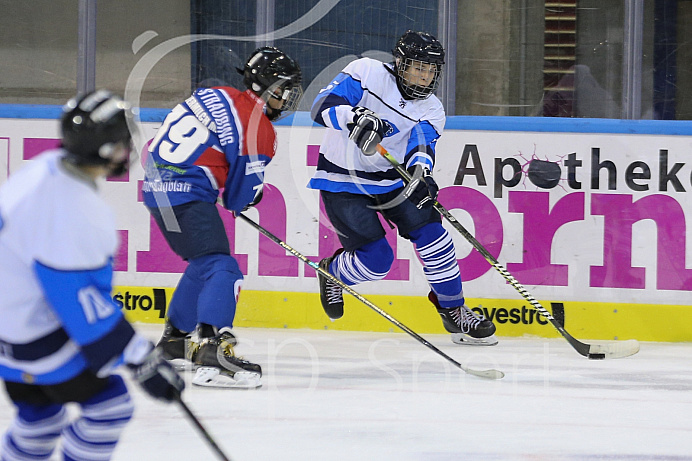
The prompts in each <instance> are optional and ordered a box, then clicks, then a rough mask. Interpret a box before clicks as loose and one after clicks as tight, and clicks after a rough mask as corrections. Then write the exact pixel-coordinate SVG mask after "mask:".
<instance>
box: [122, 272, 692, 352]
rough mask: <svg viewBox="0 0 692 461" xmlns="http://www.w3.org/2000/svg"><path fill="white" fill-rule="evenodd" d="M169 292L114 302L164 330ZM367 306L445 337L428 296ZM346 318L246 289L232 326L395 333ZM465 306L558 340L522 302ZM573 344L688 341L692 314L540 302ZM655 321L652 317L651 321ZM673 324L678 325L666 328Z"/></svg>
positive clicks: (140, 292)
mask: <svg viewBox="0 0 692 461" xmlns="http://www.w3.org/2000/svg"><path fill="white" fill-rule="evenodd" d="M173 290H174V289H173V288H150V287H125V286H119V287H115V290H114V292H113V296H114V300H115V301H116V303H118V304H119V305H120V306H121V309H123V311H124V312H125V315H126V317H127V318H128V319H129V320H130V321H133V322H143V323H163V321H164V315H165V309H166V307H167V305H168V302H170V299H171V296H172V294H173ZM365 297H366V298H367V299H369V300H370V301H372V302H373V303H374V304H375V305H376V306H378V307H380V308H381V309H382V310H383V311H385V312H387V313H388V314H390V315H391V316H392V317H394V318H395V319H397V320H398V321H399V322H401V323H403V324H404V325H406V326H407V327H409V328H411V329H412V330H413V331H415V332H416V333H420V334H425V333H428V334H431V333H445V330H444V328H442V322H441V320H440V317H439V315H438V314H437V312H436V310H435V309H434V308H433V307H432V305H431V304H430V302H429V301H428V300H427V298H426V297H424V296H420V297H415V296H389V295H367V296H365ZM344 301H345V309H344V312H345V313H344V316H343V317H342V318H341V319H339V320H336V321H331V320H330V319H329V318H328V317H327V316H326V315H325V314H324V312H323V311H322V307H321V306H320V301H319V295H318V294H317V293H300V292H275V291H249V290H243V292H242V295H241V297H240V302H239V304H238V308H237V311H236V321H235V325H236V326H241V327H262V328H291V329H299V328H309V329H319V330H346V331H399V329H398V328H397V327H396V326H395V325H393V324H392V323H390V322H389V321H388V320H386V319H385V318H383V317H382V316H380V315H379V314H377V313H376V312H375V311H373V310H372V309H370V308H368V307H367V306H366V305H365V304H363V303H361V302H359V301H358V300H357V299H355V298H353V297H351V296H348V295H347V294H346V295H345V296H344ZM466 304H467V305H468V306H469V307H471V308H473V309H474V310H476V311H481V312H483V313H484V314H485V315H486V316H487V317H492V319H493V321H494V322H495V324H496V325H497V335H498V336H527V335H528V336H536V337H543V338H556V337H559V336H560V334H559V333H558V332H557V331H556V330H555V328H554V327H553V326H552V325H550V324H549V323H547V321H546V320H545V319H544V318H542V317H540V315H539V314H538V313H537V312H536V310H535V309H534V308H533V307H532V306H531V305H530V304H529V303H528V302H526V301H525V300H522V299H510V300H506V299H477V298H467V299H466ZM541 305H543V306H544V307H545V308H546V309H547V310H549V311H552V313H553V315H554V316H555V317H556V318H558V319H559V318H560V317H561V316H559V315H558V314H557V313H556V312H555V310H554V309H555V308H556V307H557V308H559V307H560V306H561V305H562V306H564V319H565V320H564V321H565V329H566V330H567V331H569V333H570V334H571V335H572V336H574V337H575V338H578V339H597V340H598V339H601V340H610V339H638V340H640V341H663V342H677V341H692V328H690V327H689V325H692V307H690V306H680V305H653V304H619V303H593V302H564V303H561V302H559V301H553V302H551V301H541ZM654 314H655V315H654ZM671 319H675V321H671Z"/></svg>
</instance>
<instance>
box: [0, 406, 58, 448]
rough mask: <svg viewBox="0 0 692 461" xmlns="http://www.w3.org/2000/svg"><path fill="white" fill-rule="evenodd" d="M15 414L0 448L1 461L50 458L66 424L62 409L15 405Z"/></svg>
mask: <svg viewBox="0 0 692 461" xmlns="http://www.w3.org/2000/svg"><path fill="white" fill-rule="evenodd" d="M16 405H17V407H18V408H19V413H18V414H17V417H16V418H15V419H14V421H13V422H12V424H11V425H10V428H9V429H8V431H7V433H6V434H5V437H4V438H3V440H2V447H1V448H0V459H3V460H5V459H6V460H33V459H36V460H39V459H40V460H45V459H48V458H50V455H51V454H52V453H53V450H54V449H55V446H56V445H57V443H58V438H59V437H60V431H61V430H62V429H63V428H64V427H65V426H67V425H68V424H69V420H68V417H67V411H66V410H65V407H63V406H62V405H50V406H46V407H36V406H33V405H27V404H23V403H17V404H16Z"/></svg>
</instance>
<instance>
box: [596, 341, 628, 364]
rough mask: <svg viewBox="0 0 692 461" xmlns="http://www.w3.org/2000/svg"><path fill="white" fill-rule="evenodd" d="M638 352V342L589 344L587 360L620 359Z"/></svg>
mask: <svg viewBox="0 0 692 461" xmlns="http://www.w3.org/2000/svg"><path fill="white" fill-rule="evenodd" d="M637 352H639V341H637V340H636V339H630V340H627V341H615V342H611V343H607V344H591V345H590V346H589V355H588V358H589V359H591V360H604V359H620V358H623V357H629V356H631V355H634V354H636V353H637Z"/></svg>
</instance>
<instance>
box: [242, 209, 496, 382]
mask: <svg viewBox="0 0 692 461" xmlns="http://www.w3.org/2000/svg"><path fill="white" fill-rule="evenodd" d="M237 216H238V217H240V218H242V219H243V220H244V221H245V222H247V223H248V224H250V225H251V226H252V227H254V228H255V229H257V230H258V231H260V232H261V233H262V234H264V235H265V236H266V237H268V238H269V239H270V240H273V241H274V242H276V243H277V244H279V246H281V247H282V248H283V249H284V250H286V251H288V252H289V253H291V254H292V255H293V256H295V257H297V258H298V259H300V260H301V261H303V262H304V263H305V264H307V265H308V266H310V267H312V268H313V269H315V270H316V271H317V272H318V273H319V274H321V275H322V276H324V277H326V278H328V279H329V280H331V281H332V282H333V283H336V284H337V285H339V286H340V287H341V288H342V289H344V290H346V291H347V292H349V293H350V294H351V295H353V296H354V297H355V298H356V299H358V301H360V302H362V303H363V304H365V305H366V306H368V307H369V308H370V309H372V310H374V311H375V312H377V313H378V314H380V315H381V316H382V317H384V318H386V319H387V320H389V321H390V322H391V323H393V324H394V325H396V326H397V327H399V328H400V329H401V330H403V331H404V332H406V333H408V334H409V335H410V336H412V337H413V338H414V339H415V340H417V341H418V342H419V343H421V344H423V345H424V346H426V347H428V348H429V349H432V351H433V352H435V353H437V354H439V355H441V356H442V357H444V358H445V359H447V360H448V361H449V362H451V363H452V364H454V365H455V366H456V367H457V368H459V369H461V370H463V371H464V372H465V373H468V374H470V375H474V376H478V377H480V378H487V379H501V378H502V377H504V376H505V374H504V373H503V372H501V371H499V370H474V369H473V368H468V367H465V366H464V365H462V364H461V363H459V362H457V361H456V360H454V359H453V358H452V357H450V356H449V355H447V354H445V353H444V352H442V351H441V350H439V349H438V348H437V347H435V346H433V345H432V344H430V343H429V342H428V341H427V340H426V339H425V338H423V337H421V336H420V335H418V333H416V332H415V331H413V330H411V329H410V328H409V327H407V326H406V325H404V324H403V323H401V322H399V321H398V320H397V319H395V318H394V317H392V316H391V315H389V314H388V313H386V312H385V311H383V310H382V309H380V308H379V307H377V306H376V305H375V304H373V303H372V302H370V301H369V300H367V299H366V298H364V297H363V296H362V295H361V294H359V293H358V292H357V291H355V290H354V289H353V288H351V287H350V286H348V285H346V284H345V283H344V282H342V281H341V280H339V279H337V278H336V277H334V276H333V275H332V274H330V273H329V272H327V271H325V270H324V269H322V268H321V267H320V266H319V264H318V263H316V262H313V261H311V260H309V259H308V258H307V257H306V256H304V255H303V254H301V253H300V252H298V250H296V249H294V248H293V247H291V246H290V245H289V244H287V243H286V242H284V241H283V240H281V239H280V238H278V237H276V236H275V235H274V234H272V233H271V232H269V231H268V230H266V229H265V228H264V227H262V226H260V225H259V224H257V223H256V222H254V221H253V220H251V219H250V218H248V217H247V216H245V215H243V214H242V213H238V214H237Z"/></svg>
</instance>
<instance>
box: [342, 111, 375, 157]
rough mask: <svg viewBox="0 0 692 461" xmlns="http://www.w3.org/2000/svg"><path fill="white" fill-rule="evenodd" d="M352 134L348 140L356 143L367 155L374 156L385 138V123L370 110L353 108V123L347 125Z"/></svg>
mask: <svg viewBox="0 0 692 461" xmlns="http://www.w3.org/2000/svg"><path fill="white" fill-rule="evenodd" d="M346 128H347V129H348V131H349V132H350V133H351V134H349V135H348V138H349V139H350V140H351V141H353V142H355V143H356V145H357V146H358V147H359V148H360V150H362V151H363V153H364V154H365V155H373V154H374V153H375V152H376V149H377V145H378V144H379V143H380V142H381V141H382V138H383V137H384V123H382V120H380V119H379V117H377V115H375V113H374V112H373V111H371V110H370V109H366V108H365V107H359V106H356V107H354V108H353V122H352V123H349V124H347V125H346Z"/></svg>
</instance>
